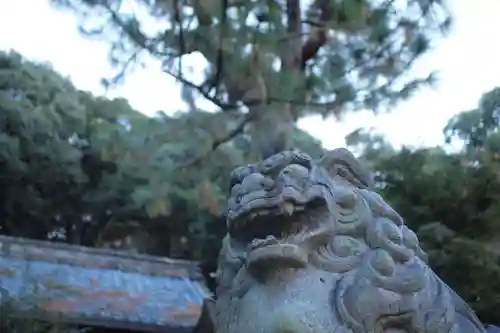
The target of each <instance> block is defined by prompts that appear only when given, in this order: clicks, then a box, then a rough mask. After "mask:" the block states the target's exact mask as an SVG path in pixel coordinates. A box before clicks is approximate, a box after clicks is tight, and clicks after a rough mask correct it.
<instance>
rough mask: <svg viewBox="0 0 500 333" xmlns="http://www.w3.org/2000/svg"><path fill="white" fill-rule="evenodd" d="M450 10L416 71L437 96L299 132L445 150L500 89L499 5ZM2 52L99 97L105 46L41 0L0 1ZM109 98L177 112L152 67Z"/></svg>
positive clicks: (340, 141) (464, 0)
mask: <svg viewBox="0 0 500 333" xmlns="http://www.w3.org/2000/svg"><path fill="white" fill-rule="evenodd" d="M451 3H452V5H453V6H452V7H451V8H452V10H453V12H454V14H455V18H456V21H455V25H454V29H453V32H452V34H451V36H450V37H449V38H447V39H446V40H443V41H442V42H441V43H440V44H439V45H438V47H437V48H436V49H435V50H434V51H432V52H431V53H430V54H428V55H427V56H426V57H425V58H423V59H421V61H419V62H418V63H417V65H416V66H415V68H414V72H415V73H416V74H417V75H419V74H422V75H425V74H426V73H428V72H429V71H430V70H438V71H439V73H440V75H439V78H440V80H439V82H438V84H437V85H436V88H435V89H434V90H431V89H425V90H422V91H420V92H418V93H417V94H416V95H415V96H414V97H413V98H412V99H411V100H409V101H407V102H404V103H401V104H399V105H398V106H397V107H396V108H395V109H394V110H393V111H392V112H391V113H389V114H384V115H379V116H377V117H374V116H373V115H371V114H370V113H369V112H363V113H358V114H355V115H350V116H347V117H346V119H345V121H344V122H342V123H339V122H338V121H336V120H334V119H328V120H326V121H323V120H322V119H321V118H309V119H304V120H302V121H301V122H300V126H301V127H302V128H303V129H305V130H307V131H308V132H310V133H311V134H312V135H314V136H315V137H317V138H318V139H320V140H322V142H323V144H324V145H325V147H327V148H335V147H339V146H343V145H344V136H345V135H346V134H348V133H350V132H351V131H352V130H354V129H356V128H358V127H373V128H375V129H376V130H377V131H380V132H382V133H383V134H385V135H386V136H387V137H388V138H389V140H390V141H391V142H392V143H394V144H396V145H400V144H411V145H437V144H442V143H443V135H442V128H443V127H444V126H445V124H446V122H447V120H448V119H449V118H450V117H451V116H452V115H454V114H455V113H457V112H460V111H463V110H468V109H472V108H474V107H475V106H476V105H477V102H478V99H479V98H480V97H481V95H482V94H483V93H484V92H486V91H488V90H490V89H492V88H493V87H495V86H500V44H499V43H498V42H495V41H496V40H497V38H498V34H499V33H500V20H499V19H498V15H499V13H500V1H498V0H476V1H475V2H474V3H473V2H472V1H470V0H452V1H451ZM0 49H3V50H8V49H14V50H16V51H17V52H19V53H21V54H23V55H24V56H26V57H28V58H29V59H32V60H39V61H49V62H51V63H52V65H53V67H54V68H55V69H56V70H57V71H58V72H60V73H61V74H63V75H65V76H69V77H70V78H71V80H72V81H73V83H74V84H75V85H76V87H77V88H79V89H83V90H89V91H92V92H94V93H96V94H102V93H103V90H102V88H101V87H100V79H101V78H102V77H104V76H107V77H109V75H110V73H111V71H110V67H109V65H108V62H107V51H108V45H107V44H106V43H103V42H98V41H91V40H88V39H83V38H82V37H81V36H80V35H79V33H78V31H77V22H76V19H75V17H73V15H71V14H69V13H62V12H58V11H56V10H54V9H52V8H51V7H50V6H49V4H48V2H47V1H46V0H15V1H8V0H1V1H0ZM196 61H197V60H196V59H194V60H193V62H195V63H196ZM195 74H196V73H195ZM198 74H199V75H200V73H198ZM108 96H109V97H116V96H121V97H125V98H127V99H128V100H129V101H130V104H131V105H132V106H133V107H134V108H136V109H137V110H139V111H141V112H143V113H145V114H153V113H154V112H155V111H157V110H163V111H165V112H167V113H170V112H175V111H177V110H179V109H181V108H182V102H181V100H180V97H179V96H180V95H179V88H178V86H176V84H175V82H174V81H173V79H171V78H170V77H168V75H166V74H163V73H162V72H161V71H160V70H159V69H158V68H157V67H156V68H155V66H150V67H148V68H146V69H143V70H138V71H136V72H135V73H133V74H131V75H130V76H128V77H127V80H126V82H125V84H124V85H123V86H121V87H119V88H117V89H115V90H113V91H111V92H108Z"/></svg>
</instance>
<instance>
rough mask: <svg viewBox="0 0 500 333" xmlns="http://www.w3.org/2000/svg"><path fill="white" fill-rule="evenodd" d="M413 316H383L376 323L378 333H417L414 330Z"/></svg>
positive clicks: (402, 314)
mask: <svg viewBox="0 0 500 333" xmlns="http://www.w3.org/2000/svg"><path fill="white" fill-rule="evenodd" d="M411 321H412V315H411V313H410V312H402V313H397V314H391V315H382V316H381V317H380V318H378V319H377V321H376V323H375V332H376V333H416V332H415V330H414V329H413V328H412V327H413V326H412V324H411Z"/></svg>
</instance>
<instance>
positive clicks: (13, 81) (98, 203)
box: [0, 53, 322, 260]
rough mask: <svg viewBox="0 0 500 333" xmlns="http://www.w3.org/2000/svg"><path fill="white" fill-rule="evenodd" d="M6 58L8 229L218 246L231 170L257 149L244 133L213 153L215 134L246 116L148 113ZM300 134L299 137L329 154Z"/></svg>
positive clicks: (160, 245) (2, 90) (2, 72)
mask: <svg viewBox="0 0 500 333" xmlns="http://www.w3.org/2000/svg"><path fill="white" fill-rule="evenodd" d="M0 64H1V65H2V67H0V82H1V85H0V111H1V112H2V114H3V115H4V116H3V117H2V118H1V119H0V128H1V129H2V131H1V137H0V158H1V160H2V162H3V163H1V164H0V168H1V176H0V182H1V183H0V186H1V190H0V194H1V195H0V200H1V201H0V202H1V204H2V208H3V209H2V210H0V214H2V216H1V222H0V223H1V224H0V225H1V232H2V233H3V234H8V235H14V236H24V237H29V238H37V239H47V238H51V237H52V238H53V237H55V238H56V239H58V238H59V239H60V240H63V241H66V242H70V243H77V244H84V245H90V246H104V245H109V244H110V243H113V242H114V241H116V240H119V241H122V240H123V239H125V238H126V237H128V236H131V237H133V238H134V237H135V236H136V235H143V234H146V235H148V236H147V238H145V239H144V240H143V241H140V242H139V243H134V244H133V247H134V248H135V249H136V250H139V251H141V252H148V253H152V254H159V255H166V256H172V257H176V256H182V257H185V258H189V259H204V257H202V254H203V253H207V251H209V252H210V253H215V252H216V251H217V250H218V246H219V240H220V237H221V236H222V234H223V233H224V227H225V226H224V223H223V222H221V221H220V219H221V218H222V219H223V213H224V209H225V208H224V207H225V200H226V199H225V195H226V189H227V186H228V185H227V184H228V177H229V174H230V171H231V170H232V169H233V168H234V167H235V166H237V165H241V164H243V163H247V162H249V161H250V160H251V159H252V158H253V157H252V155H251V154H249V153H248V147H247V146H246V145H245V137H244V136H239V137H237V138H235V139H234V140H230V141H229V142H226V143H225V144H221V145H220V147H218V149H217V150H216V151H214V152H213V151H212V150H213V142H214V140H215V141H216V140H217V139H218V138H220V137H225V136H226V135H227V132H228V131H231V130H232V129H233V128H234V127H235V126H237V124H238V122H240V121H241V117H239V116H237V115H230V114H225V113H215V114H214V113H209V112H203V111H194V110H193V111H191V112H189V113H180V114H178V115H176V116H174V117H169V116H166V115H164V114H158V115H157V116H156V117H153V118H148V117H145V116H144V115H142V114H141V113H138V112H136V111H135V110H133V109H132V108H131V107H130V106H129V105H128V103H127V102H126V101H125V100H122V99H115V100H108V99H105V98H102V97H94V96H92V95H91V94H89V93H86V92H82V91H78V90H76V89H75V88H74V87H73V86H72V85H71V83H70V82H69V81H67V80H65V79H64V78H62V77H60V76H59V75H58V74H56V73H55V72H54V71H52V70H51V69H50V68H49V67H47V66H46V65H41V64H34V63H31V62H28V61H25V60H24V59H22V57H21V56H19V55H18V54H15V53H10V54H6V53H0ZM295 133H297V135H294V137H296V140H295V141H296V142H295V143H294V144H296V145H297V146H299V147H302V148H303V149H305V150H306V151H309V152H311V154H316V155H318V154H319V153H320V152H321V149H322V148H321V146H320V144H319V143H318V142H317V141H316V140H313V139H312V138H311V137H310V136H309V135H307V134H305V133H303V132H301V131H299V130H298V129H295ZM200 156H202V157H203V158H201V159H200V158H199V157H200ZM140 238H141V237H139V236H138V237H137V239H140ZM214 258H215V254H214V255H213V256H212V257H209V259H210V260H214Z"/></svg>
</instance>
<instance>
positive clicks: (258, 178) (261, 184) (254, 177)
mask: <svg viewBox="0 0 500 333" xmlns="http://www.w3.org/2000/svg"><path fill="white" fill-rule="evenodd" d="M273 185H274V182H273V181H272V180H271V179H269V178H267V177H265V176H264V175H262V174H261V173H252V174H250V175H248V176H247V177H246V178H245V179H244V180H243V182H242V183H241V189H242V191H243V192H244V193H251V192H254V191H261V190H269V189H271V188H272V186H273Z"/></svg>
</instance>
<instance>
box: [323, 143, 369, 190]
mask: <svg viewBox="0 0 500 333" xmlns="http://www.w3.org/2000/svg"><path fill="white" fill-rule="evenodd" d="M318 164H319V165H320V166H322V167H323V168H324V169H325V170H326V171H327V172H328V173H329V174H330V177H332V178H333V177H336V176H337V177H342V178H344V179H345V180H347V181H349V182H350V183H352V184H353V185H355V186H357V187H360V188H368V189H372V188H373V187H374V185H375V184H374V181H373V177H372V175H371V173H370V172H369V171H368V170H367V169H366V168H365V167H364V166H363V165H362V164H361V162H360V161H359V160H358V159H357V158H356V157H355V156H354V155H353V154H352V153H351V152H350V151H349V150H347V149H346V148H337V149H334V150H330V151H327V152H326V153H325V155H323V157H322V158H321V159H320V160H319V162H318Z"/></svg>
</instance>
